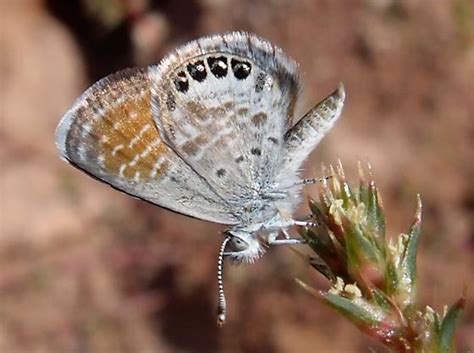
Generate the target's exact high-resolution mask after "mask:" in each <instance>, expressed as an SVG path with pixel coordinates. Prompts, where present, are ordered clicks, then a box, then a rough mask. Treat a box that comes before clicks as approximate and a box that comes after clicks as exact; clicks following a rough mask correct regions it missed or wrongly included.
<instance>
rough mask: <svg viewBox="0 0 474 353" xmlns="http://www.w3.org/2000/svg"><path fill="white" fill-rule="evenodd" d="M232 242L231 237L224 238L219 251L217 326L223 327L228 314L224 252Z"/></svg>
mask: <svg viewBox="0 0 474 353" xmlns="http://www.w3.org/2000/svg"><path fill="white" fill-rule="evenodd" d="M229 240H230V236H227V237H225V238H224V241H223V242H222V244H221V247H220V249H219V258H218V260H217V286H218V288H219V289H218V295H219V299H218V302H217V326H219V327H222V326H224V324H225V314H226V306H227V305H226V301H225V294H224V279H223V276H224V251H225V247H226V245H227V243H228V242H229Z"/></svg>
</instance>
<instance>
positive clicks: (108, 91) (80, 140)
mask: <svg viewBox="0 0 474 353" xmlns="http://www.w3.org/2000/svg"><path fill="white" fill-rule="evenodd" d="M150 102H151V99H150V80H149V78H148V74H147V71H146V70H144V69H127V70H124V71H121V72H118V73H116V74H113V75H110V76H108V77H106V78H104V79H102V80H100V81H99V82H97V83H95V84H94V85H93V86H92V87H91V88H89V89H88V90H87V91H86V92H85V93H84V94H83V95H82V96H81V97H80V98H79V99H78V100H77V101H76V103H75V104H74V105H73V106H72V108H71V109H70V110H69V111H68V112H67V113H66V114H65V116H64V117H63V119H62V120H61V123H60V124H59V126H58V129H57V132H56V144H57V146H58V149H59V150H60V153H61V155H62V157H63V158H64V159H66V160H67V161H69V162H70V163H72V164H73V165H75V166H76V167H78V168H80V169H82V170H84V171H85V172H87V173H88V174H90V175H92V176H93V177H95V178H97V179H100V180H101V181H104V182H106V183H108V184H110V185H111V186H113V187H114V188H116V189H119V190H121V191H123V192H125V193H127V194H130V195H133V196H136V197H138V198H140V199H143V200H146V201H149V202H151V203H153V204H156V205H159V206H161V207H164V208H167V209H170V210H173V211H175V212H178V213H182V214H185V215H189V216H192V217H196V218H200V219H204V220H209V221H212V222H216V223H223V224H236V223H238V220H237V219H236V218H235V217H234V216H233V215H232V212H231V211H230V210H229V209H228V207H227V204H226V202H225V200H222V198H220V197H219V196H218V195H216V193H215V192H214V191H213V190H211V188H210V187H209V185H208V184H207V183H206V182H205V181H204V180H203V179H202V178H201V177H200V176H199V175H197V174H196V173H195V172H194V171H193V169H191V168H190V167H189V166H188V165H187V164H186V163H185V162H183V160H182V159H181V158H180V157H179V156H178V155H177V154H176V153H175V152H174V151H173V150H172V149H171V148H169V147H168V146H167V145H166V144H165V143H164V142H163V140H162V138H161V137H160V133H159V132H158V130H157V128H156V125H155V123H154V122H153V119H152V115H151V103H150Z"/></svg>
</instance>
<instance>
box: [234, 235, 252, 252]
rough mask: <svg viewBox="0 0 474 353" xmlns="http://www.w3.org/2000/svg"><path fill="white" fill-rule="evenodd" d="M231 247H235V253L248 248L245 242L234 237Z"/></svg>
mask: <svg viewBox="0 0 474 353" xmlns="http://www.w3.org/2000/svg"><path fill="white" fill-rule="evenodd" d="M232 245H233V246H234V247H235V250H236V251H243V250H245V249H247V248H248V246H249V245H248V244H247V242H246V241H244V240H242V239H241V238H239V237H236V236H234V237H232Z"/></svg>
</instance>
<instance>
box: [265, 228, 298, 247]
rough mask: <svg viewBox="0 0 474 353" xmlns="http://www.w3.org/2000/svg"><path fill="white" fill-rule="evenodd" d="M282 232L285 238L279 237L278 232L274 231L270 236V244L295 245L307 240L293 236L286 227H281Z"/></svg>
mask: <svg viewBox="0 0 474 353" xmlns="http://www.w3.org/2000/svg"><path fill="white" fill-rule="evenodd" d="M281 232H282V233H283V235H284V236H285V239H277V237H278V233H277V232H275V233H272V234H271V235H270V236H269V237H268V244H269V245H295V244H304V243H305V240H304V239H302V238H292V237H291V235H290V234H289V233H288V231H287V230H286V229H284V228H282V229H281Z"/></svg>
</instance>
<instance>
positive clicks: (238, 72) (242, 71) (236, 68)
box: [230, 59, 252, 80]
mask: <svg viewBox="0 0 474 353" xmlns="http://www.w3.org/2000/svg"><path fill="white" fill-rule="evenodd" d="M230 65H231V66H232V71H233V72H234V76H235V77H236V78H237V79H239V80H244V79H246V78H247V77H248V75H250V72H251V71H252V66H251V65H250V63H248V62H246V61H240V60H236V59H232V60H231V61H230Z"/></svg>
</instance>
